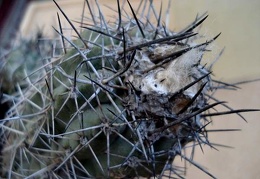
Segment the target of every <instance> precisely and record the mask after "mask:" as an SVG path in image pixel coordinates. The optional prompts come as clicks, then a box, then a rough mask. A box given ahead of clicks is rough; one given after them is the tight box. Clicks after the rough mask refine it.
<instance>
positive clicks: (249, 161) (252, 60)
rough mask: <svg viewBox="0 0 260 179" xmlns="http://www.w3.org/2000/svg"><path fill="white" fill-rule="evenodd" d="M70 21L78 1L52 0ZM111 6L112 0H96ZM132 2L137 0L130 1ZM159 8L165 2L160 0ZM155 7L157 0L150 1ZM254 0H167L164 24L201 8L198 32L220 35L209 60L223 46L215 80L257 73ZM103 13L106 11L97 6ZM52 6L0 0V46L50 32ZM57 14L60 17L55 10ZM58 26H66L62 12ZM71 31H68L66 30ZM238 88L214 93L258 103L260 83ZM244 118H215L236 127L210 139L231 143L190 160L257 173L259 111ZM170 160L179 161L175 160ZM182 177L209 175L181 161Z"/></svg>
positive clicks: (219, 171) (217, 169)
mask: <svg viewBox="0 0 260 179" xmlns="http://www.w3.org/2000/svg"><path fill="white" fill-rule="evenodd" d="M57 2H58V4H59V5H60V6H61V8H62V9H63V11H64V12H65V13H66V14H67V16H68V17H69V18H70V19H71V20H75V21H79V20H80V18H81V15H82V8H83V2H84V0H57ZM99 2H100V3H101V4H107V5H109V6H110V7H113V8H116V0H99ZM130 2H131V4H132V5H133V6H136V5H137V3H138V2H139V0H131V1H130ZM162 2H163V10H164V11H165V10H166V7H167V6H168V1H167V0H163V1H162ZM154 3H155V7H156V8H157V9H158V10H159V7H160V4H161V0H154ZM259 7H260V0H250V1H244V0H229V1H226V0H211V1H208V0H196V1H191V0H181V1H178V0H172V2H171V9H170V19H169V26H170V29H172V30H174V31H179V30H181V29H182V28H184V27H186V25H188V24H189V23H190V22H192V21H193V20H194V19H195V17H196V15H197V14H203V13H204V12H207V13H208V14H209V17H208V19H207V20H206V21H205V22H204V23H203V26H202V28H201V34H202V35H204V36H206V37H208V39H210V38H212V37H214V36H215V35H217V34H218V33H219V32H222V34H221V36H220V37H219V38H218V39H217V41H216V42H215V44H214V51H213V52H212V55H210V56H209V57H211V58H213V59H214V56H216V55H217V54H218V53H219V52H220V51H221V49H222V48H224V47H225V51H224V53H223V55H222V56H221V58H220V60H219V61H218V62H217V63H216V64H215V66H214V69H213V70H214V75H215V77H216V79H220V80H223V81H225V82H229V83H236V82H239V81H244V80H252V79H257V78H260V35H259V32H260V11H259ZM101 8H102V11H103V12H105V13H106V14H107V15H108V17H112V16H111V15H112V14H111V10H110V9H109V8H107V7H105V6H101ZM57 12H58V8H57V7H56V6H55V4H54V3H53V2H52V1H51V0H9V1H8V0H1V1H0V45H1V47H3V48H10V47H11V46H12V43H14V42H15V40H16V39H19V38H21V37H22V38H30V37H32V36H35V35H36V34H37V32H38V31H39V30H40V31H42V32H43V34H44V36H47V37H48V36H49V37H51V36H54V31H53V27H56V28H58V21H57ZM60 16H62V15H61V14H60ZM61 19H62V21H61V22H62V26H63V27H64V28H65V29H66V28H68V29H69V28H70V26H69V24H68V23H67V22H66V20H65V19H64V18H63V17H62V18H61ZM67 33H71V31H69V30H68V31H67ZM240 87H241V89H240V90H238V91H231V90H227V91H224V90H222V91H221V90H220V91H218V92H217V93H216V97H218V98H219V99H222V100H224V101H228V102H229V105H230V106H231V107H233V108H234V109H240V108H258V109H259V108H260V82H253V83H248V84H243V85H240ZM244 116H245V117H246V119H247V120H248V123H246V122H245V121H243V120H242V119H241V118H239V117H238V116H237V115H229V116H225V117H223V116H221V117H215V118H214V120H213V125H212V126H209V127H210V128H212V129H230V128H235V129H241V130H242V131H240V132H222V133H221V132H217V133H210V134H209V138H210V141H211V142H213V143H219V144H223V145H229V146H231V147H233V148H231V149H230V148H222V147H218V150H215V149H212V148H209V147H206V148H205V150H204V151H203V152H202V151H201V150H200V149H199V148H198V149H197V151H196V155H195V161H196V162H197V163H199V164H201V165H202V166H203V167H205V168H207V169H208V171H209V172H210V173H212V174H213V175H215V176H216V177H217V178H232V179H233V178H235V179H244V178H248V179H255V178H260V170H259V168H258V167H259V166H260V154H259V152H258V151H259V147H260V112H255V113H247V114H244ZM176 164H179V165H183V160H181V159H177V160H176ZM187 167H188V170H187V178H189V179H192V178H200V179H206V178H209V177H208V176H207V175H205V174H204V173H203V172H201V171H200V170H199V169H197V168H196V167H194V166H191V165H189V164H187Z"/></svg>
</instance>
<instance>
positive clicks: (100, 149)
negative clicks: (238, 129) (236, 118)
mask: <svg viewBox="0 0 260 179" xmlns="http://www.w3.org/2000/svg"><path fill="white" fill-rule="evenodd" d="M87 2H88V1H87ZM119 2H120V1H118V3H119ZM147 2H148V1H147ZM118 5H119V6H120V4H118ZM125 6H126V5H125ZM129 6H130V4H129ZM58 7H59V6H58ZM130 7H131V6H130ZM144 8H145V7H144ZM146 8H148V11H152V10H153V6H152V5H151V6H148V5H147V7H146ZM89 10H90V12H91V9H89ZM150 13H151V12H150ZM153 13H154V15H155V16H157V17H158V25H157V26H155V25H153V24H151V23H149V21H147V20H144V19H146V16H145V15H143V16H140V17H139V16H138V15H139V14H135V13H134V11H132V13H129V14H127V13H126V12H122V11H119V12H118V16H119V18H118V19H117V21H115V23H112V24H109V23H108V22H105V21H104V19H103V18H104V16H103V15H102V12H101V11H99V14H101V15H100V16H99V18H98V17H96V16H92V20H93V21H92V23H91V24H93V25H92V26H88V28H87V29H85V30H84V31H83V32H82V33H81V35H80V36H79V39H77V40H75V41H68V42H69V43H70V45H71V46H70V47H69V48H68V49H67V50H66V53H61V54H60V55H59V56H58V57H52V58H49V59H45V60H43V61H44V63H43V65H37V64H38V63H37V64H32V65H31V67H32V66H33V65H35V66H36V67H32V68H33V70H32V69H30V71H27V73H23V75H22V77H23V78H21V80H20V81H18V82H17V81H15V83H16V86H18V89H16V91H17V92H16V93H15V94H13V96H14V97H13V98H12V99H13V101H12V103H13V105H12V106H11V109H10V110H9V111H8V113H7V115H6V118H5V119H4V121H3V122H2V124H1V126H2V127H1V128H2V132H3V138H4V140H5V142H4V148H3V150H2V154H3V155H2V166H3V171H2V176H3V177H7V178H109V177H110V178H124V177H125V178H133V177H139V176H143V177H152V176H154V177H158V178H161V177H162V176H163V175H164V173H165V171H168V170H170V171H172V172H173V173H175V174H177V176H180V175H181V174H178V171H177V170H175V168H174V167H173V166H171V164H172V161H173V160H174V158H175V156H177V155H182V154H181V150H182V148H183V147H185V145H186V144H187V143H188V142H191V141H193V142H199V143H204V144H208V143H207V139H206V137H205V133H206V131H205V130H204V126H206V125H205V124H207V120H206V119H205V117H201V114H202V113H204V112H205V111H207V110H208V109H210V108H212V107H214V106H215V105H217V104H220V103H215V104H211V105H209V104H208V102H207V98H206V97H205V95H206V94H207V93H208V90H209V89H210V87H211V79H210V74H209V72H208V70H207V69H206V67H204V66H203V65H200V62H201V59H202V56H203V53H204V51H205V49H206V47H207V46H208V45H209V44H210V43H211V42H213V41H214V40H215V39H216V38H213V39H212V40H209V41H206V42H205V43H202V44H197V45H191V44H195V43H194V41H193V40H196V38H195V37H196V35H197V34H196V33H194V32H193V30H194V28H196V27H197V26H198V25H200V23H201V22H202V21H203V20H205V19H206V16H202V17H200V18H198V19H197V20H196V21H195V22H194V23H192V25H190V26H188V27H187V28H186V29H185V30H183V31H182V32H180V33H174V32H171V31H170V30H169V29H167V28H166V27H164V26H163V25H161V24H162V23H161V22H160V15H158V14H157V13H156V12H153ZM132 14H134V15H133V18H130V17H131V15H132ZM136 16H138V19H139V20H137V18H136ZM123 17H127V18H126V19H123ZM82 26H84V25H82ZM83 29H84V27H83ZM61 38H63V40H67V38H66V37H64V36H63V35H62V34H61ZM69 49H70V50H69ZM39 58H40V57H39ZM40 59H41V58H40ZM16 60H18V61H19V59H16ZM9 62H11V61H9ZM31 63H32V62H31ZM31 67H30V68H31ZM20 68H22V70H20V71H21V72H24V70H26V69H25V68H23V66H22V65H21V66H20ZM36 69H37V70H36ZM7 71H8V70H7ZM20 71H18V72H20ZM33 71H34V72H33ZM9 72H10V73H11V75H16V73H15V72H14V71H10V70H9ZM32 72H33V73H32ZM18 75H19V74H18ZM21 84H23V85H21ZM24 84H25V85H24ZM209 175H210V176H212V175H211V174H209ZM169 177H170V176H169Z"/></svg>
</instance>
